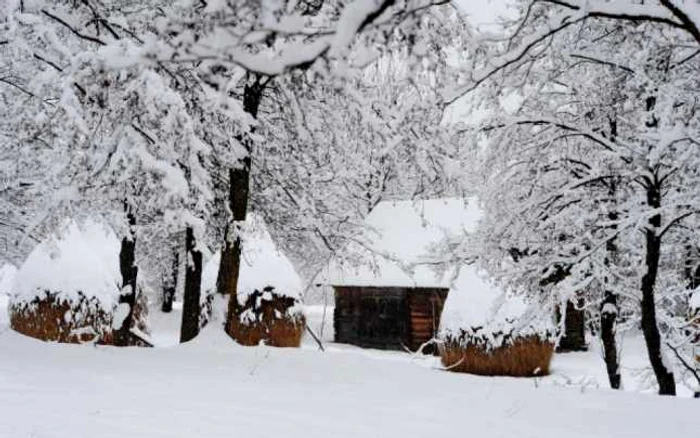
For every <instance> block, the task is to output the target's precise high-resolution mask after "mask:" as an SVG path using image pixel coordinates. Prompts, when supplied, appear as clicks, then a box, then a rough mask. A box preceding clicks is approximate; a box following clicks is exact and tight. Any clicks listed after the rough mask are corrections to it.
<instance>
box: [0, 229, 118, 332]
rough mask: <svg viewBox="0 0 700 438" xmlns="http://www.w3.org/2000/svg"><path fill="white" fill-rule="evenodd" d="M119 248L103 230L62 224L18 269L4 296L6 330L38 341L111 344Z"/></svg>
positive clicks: (115, 305)
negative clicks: (6, 301) (7, 299)
mask: <svg viewBox="0 0 700 438" xmlns="http://www.w3.org/2000/svg"><path fill="white" fill-rule="evenodd" d="M119 248H120V244H119V240H118V239H117V238H116V236H115V235H114V233H113V232H112V231H111V230H110V229H108V228H106V227H105V226H104V225H103V224H100V223H97V222H94V221H86V222H85V223H83V224H81V225H78V224H77V223H76V222H75V221H68V222H66V223H65V224H64V226H63V227H62V228H61V232H60V233H58V234H57V235H56V236H53V237H51V238H49V239H47V240H46V241H44V242H42V243H40V244H39V245H38V246H37V247H36V248H35V249H34V250H33V251H32V252H31V254H30V255H29V257H27V259H26V260H25V262H24V264H23V265H22V266H21V267H20V269H19V271H18V273H17V276H16V280H15V282H14V287H13V291H12V293H11V295H10V305H9V313H10V325H11V327H12V329H14V330H16V331H18V332H20V333H22V334H25V335H27V336H31V337H33V338H37V339H41V340H44V341H57V342H67V343H81V342H94V341H97V342H99V343H101V344H111V343H112V332H113V329H114V328H116V327H113V325H117V324H118V322H117V321H116V319H118V318H116V319H115V310H116V309H117V307H118V299H119V292H120V290H119V284H120V279H121V275H120V273H119ZM119 322H120V321H119Z"/></svg>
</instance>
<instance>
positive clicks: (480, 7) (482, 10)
mask: <svg viewBox="0 0 700 438" xmlns="http://www.w3.org/2000/svg"><path fill="white" fill-rule="evenodd" d="M455 2H456V3H457V4H458V5H459V7H460V8H461V9H462V10H463V11H464V12H465V14H466V15H467V16H468V17H469V21H471V23H472V24H474V25H477V26H480V25H488V24H493V23H494V22H495V21H496V19H497V18H498V17H499V16H505V17H510V18H512V17H513V15H514V12H513V10H512V9H510V10H509V8H508V5H509V4H511V3H512V2H511V1H509V0H455Z"/></svg>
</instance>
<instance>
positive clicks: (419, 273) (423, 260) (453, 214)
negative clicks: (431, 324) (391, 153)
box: [316, 198, 482, 288]
mask: <svg viewBox="0 0 700 438" xmlns="http://www.w3.org/2000/svg"><path fill="white" fill-rule="evenodd" d="M481 215H482V212H481V210H480V209H479V207H478V205H477V201H476V198H471V199H458V198H445V199H430V200H419V201H384V202H380V203H379V204H378V205H377V206H376V207H375V208H374V209H373V210H372V211H371V212H370V214H369V215H368V216H367V218H365V221H364V224H365V225H366V227H365V229H364V230H363V232H362V233H361V234H360V235H359V236H357V239H356V240H357V243H353V244H350V245H348V246H347V247H346V248H345V249H344V252H343V256H344V257H343V258H342V259H341V258H334V259H333V260H331V262H330V263H329V265H328V267H327V269H326V272H324V273H323V274H322V275H321V276H319V278H318V279H317V280H316V283H320V284H327V285H331V286H396V287H441V288H447V287H449V285H450V281H451V278H452V277H453V272H452V271H449V270H448V271H447V272H445V271H443V272H439V271H437V270H435V269H434V268H433V265H434V264H433V263H431V261H434V260H435V258H436V255H437V254H435V251H434V249H435V248H436V247H438V246H440V245H441V244H442V243H443V242H444V241H445V239H448V238H450V239H456V238H458V237H459V236H463V235H467V234H468V233H471V232H473V231H475V230H476V228H477V226H478V223H479V219H480V218H481Z"/></svg>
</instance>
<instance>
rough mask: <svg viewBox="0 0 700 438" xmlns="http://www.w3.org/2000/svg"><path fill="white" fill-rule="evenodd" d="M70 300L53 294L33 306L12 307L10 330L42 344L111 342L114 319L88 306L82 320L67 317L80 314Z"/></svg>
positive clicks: (37, 300)
mask: <svg viewBox="0 0 700 438" xmlns="http://www.w3.org/2000/svg"><path fill="white" fill-rule="evenodd" d="M78 308H79V306H71V303H70V302H68V301H58V300H57V299H56V298H55V296H54V295H47V296H46V297H44V298H43V299H39V298H36V299H34V301H32V302H31V303H16V304H13V305H11V306H10V309H9V311H10V327H11V328H12V329H13V330H15V331H17V332H19V333H22V334H23V335H26V336H30V337H32V338H36V339H39V340H42V341H53V342H63V343H70V344H80V343H85V342H94V341H96V340H98V342H99V343H100V344H111V343H112V327H111V321H112V318H111V316H110V315H108V314H107V313H105V312H104V311H102V310H100V309H97V308H95V307H93V306H89V307H88V308H89V309H90V310H88V311H86V310H85V309H83V310H82V315H81V317H80V319H77V320H76V318H75V317H72V318H67V317H66V314H68V315H76V314H78V313H79V312H80V311H79V310H78Z"/></svg>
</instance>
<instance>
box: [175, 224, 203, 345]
mask: <svg viewBox="0 0 700 438" xmlns="http://www.w3.org/2000/svg"><path fill="white" fill-rule="evenodd" d="M185 256H186V257H187V259H186V263H185V294H184V295H185V296H184V299H183V303H182V326H181V327H180V342H187V341H190V340H192V339H194V338H195V337H196V336H197V335H198V334H199V317H200V313H201V307H200V304H199V298H200V293H201V290H200V289H201V285H202V253H201V252H200V251H199V250H198V249H197V242H196V239H195V237H194V230H193V229H192V228H191V227H187V231H186V236H185Z"/></svg>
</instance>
